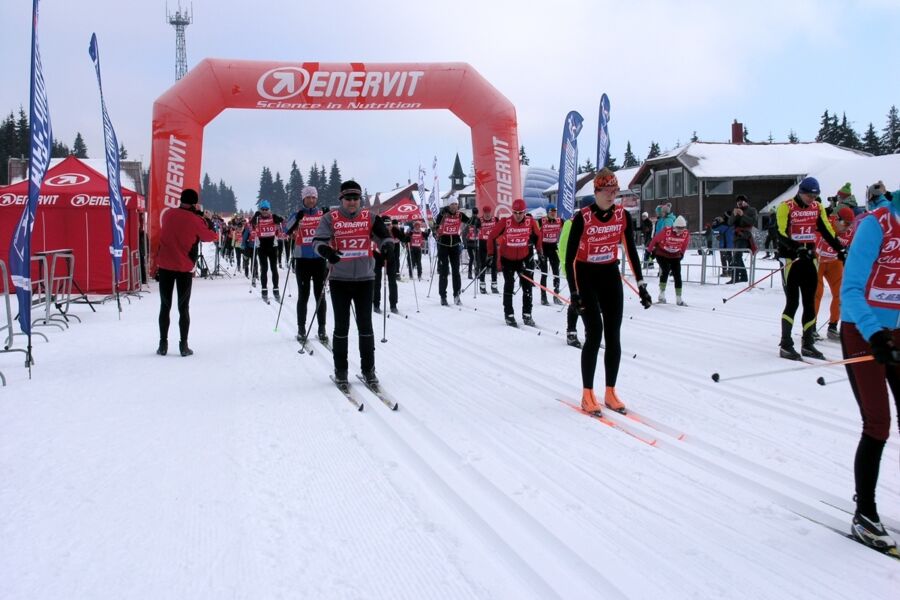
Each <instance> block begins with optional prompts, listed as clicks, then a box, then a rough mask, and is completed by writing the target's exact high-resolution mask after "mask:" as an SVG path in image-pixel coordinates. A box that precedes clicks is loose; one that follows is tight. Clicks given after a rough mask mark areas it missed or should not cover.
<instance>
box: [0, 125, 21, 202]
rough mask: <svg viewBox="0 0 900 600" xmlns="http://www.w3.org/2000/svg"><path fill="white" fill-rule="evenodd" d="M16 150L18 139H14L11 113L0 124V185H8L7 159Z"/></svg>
mask: <svg viewBox="0 0 900 600" xmlns="http://www.w3.org/2000/svg"><path fill="white" fill-rule="evenodd" d="M17 148H18V139H17V138H16V118H15V116H14V115H13V113H12V112H10V113H9V116H8V117H6V119H4V120H3V123H2V124H0V185H7V184H9V180H8V175H9V173H8V172H7V169H6V168H5V167H6V165H7V164H9V158H10V157H11V156H13V155H14V153H15V152H16V149H17Z"/></svg>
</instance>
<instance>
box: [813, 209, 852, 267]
mask: <svg viewBox="0 0 900 600" xmlns="http://www.w3.org/2000/svg"><path fill="white" fill-rule="evenodd" d="M828 220H829V221H831V226H832V227H834V224H835V223H837V217H835V216H834V215H832V216H831V217H829V218H828ZM837 239H838V241H839V242H840V243H841V245H842V246H843V247H844V248H849V247H850V242H852V241H853V227H852V226H848V227H847V229H845V230H844V232H843V233H839V234H838V235H837ZM816 254H818V255H819V260H821V261H822V262H832V261H835V260H837V251H836V250H835V249H834V248H832V247H831V244H829V243H828V242H826V241H825V238H824V237H822V234H819V236H818V237H817V238H816Z"/></svg>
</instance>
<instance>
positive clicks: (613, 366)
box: [575, 263, 623, 388]
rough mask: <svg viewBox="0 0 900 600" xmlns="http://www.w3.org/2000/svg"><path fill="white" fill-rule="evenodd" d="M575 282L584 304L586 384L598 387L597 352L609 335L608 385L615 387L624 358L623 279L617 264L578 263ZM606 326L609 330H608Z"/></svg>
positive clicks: (583, 367) (583, 379) (606, 355)
mask: <svg viewBox="0 0 900 600" xmlns="http://www.w3.org/2000/svg"><path fill="white" fill-rule="evenodd" d="M575 281H576V283H577V285H578V293H579V294H580V295H581V303H582V305H583V306H584V314H583V315H582V317H581V318H582V320H583V321H584V346H583V347H582V349H581V383H582V387H585V388H593V387H594V372H595V371H596V370H597V354H598V353H599V352H600V342H601V341H602V340H603V334H604V333H605V334H606V348H605V350H604V351H603V366H604V367H605V374H606V385H607V386H609V387H615V385H616V379H617V378H618V376H619V362H620V361H621V359H622V345H621V340H620V337H619V333H620V331H619V330H620V329H621V327H622V300H623V298H622V279H621V277H620V276H619V271H618V269H617V265H616V264H611V265H591V264H587V263H576V270H575ZM604 329H605V331H604Z"/></svg>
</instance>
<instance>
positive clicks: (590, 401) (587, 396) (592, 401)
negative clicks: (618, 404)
mask: <svg viewBox="0 0 900 600" xmlns="http://www.w3.org/2000/svg"><path fill="white" fill-rule="evenodd" d="M581 410H583V411H584V412H588V413H593V414H595V415H599V414H600V404H599V403H598V402H597V396H595V395H594V390H592V389H590V388H584V390H582V392H581Z"/></svg>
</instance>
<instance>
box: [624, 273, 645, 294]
mask: <svg viewBox="0 0 900 600" xmlns="http://www.w3.org/2000/svg"><path fill="white" fill-rule="evenodd" d="M621 277H622V281H624V282H625V285H627V286H628V287H630V288H631V291H632V292H634V293H635V294H636V295H637V296H638V297H640V295H641V293H640V292H639V291H638V289H637V288H636V287H634V285H633V284H632V283H631V282H630V281H628V279H626V278H625V276H624V275H622V276H621Z"/></svg>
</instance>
